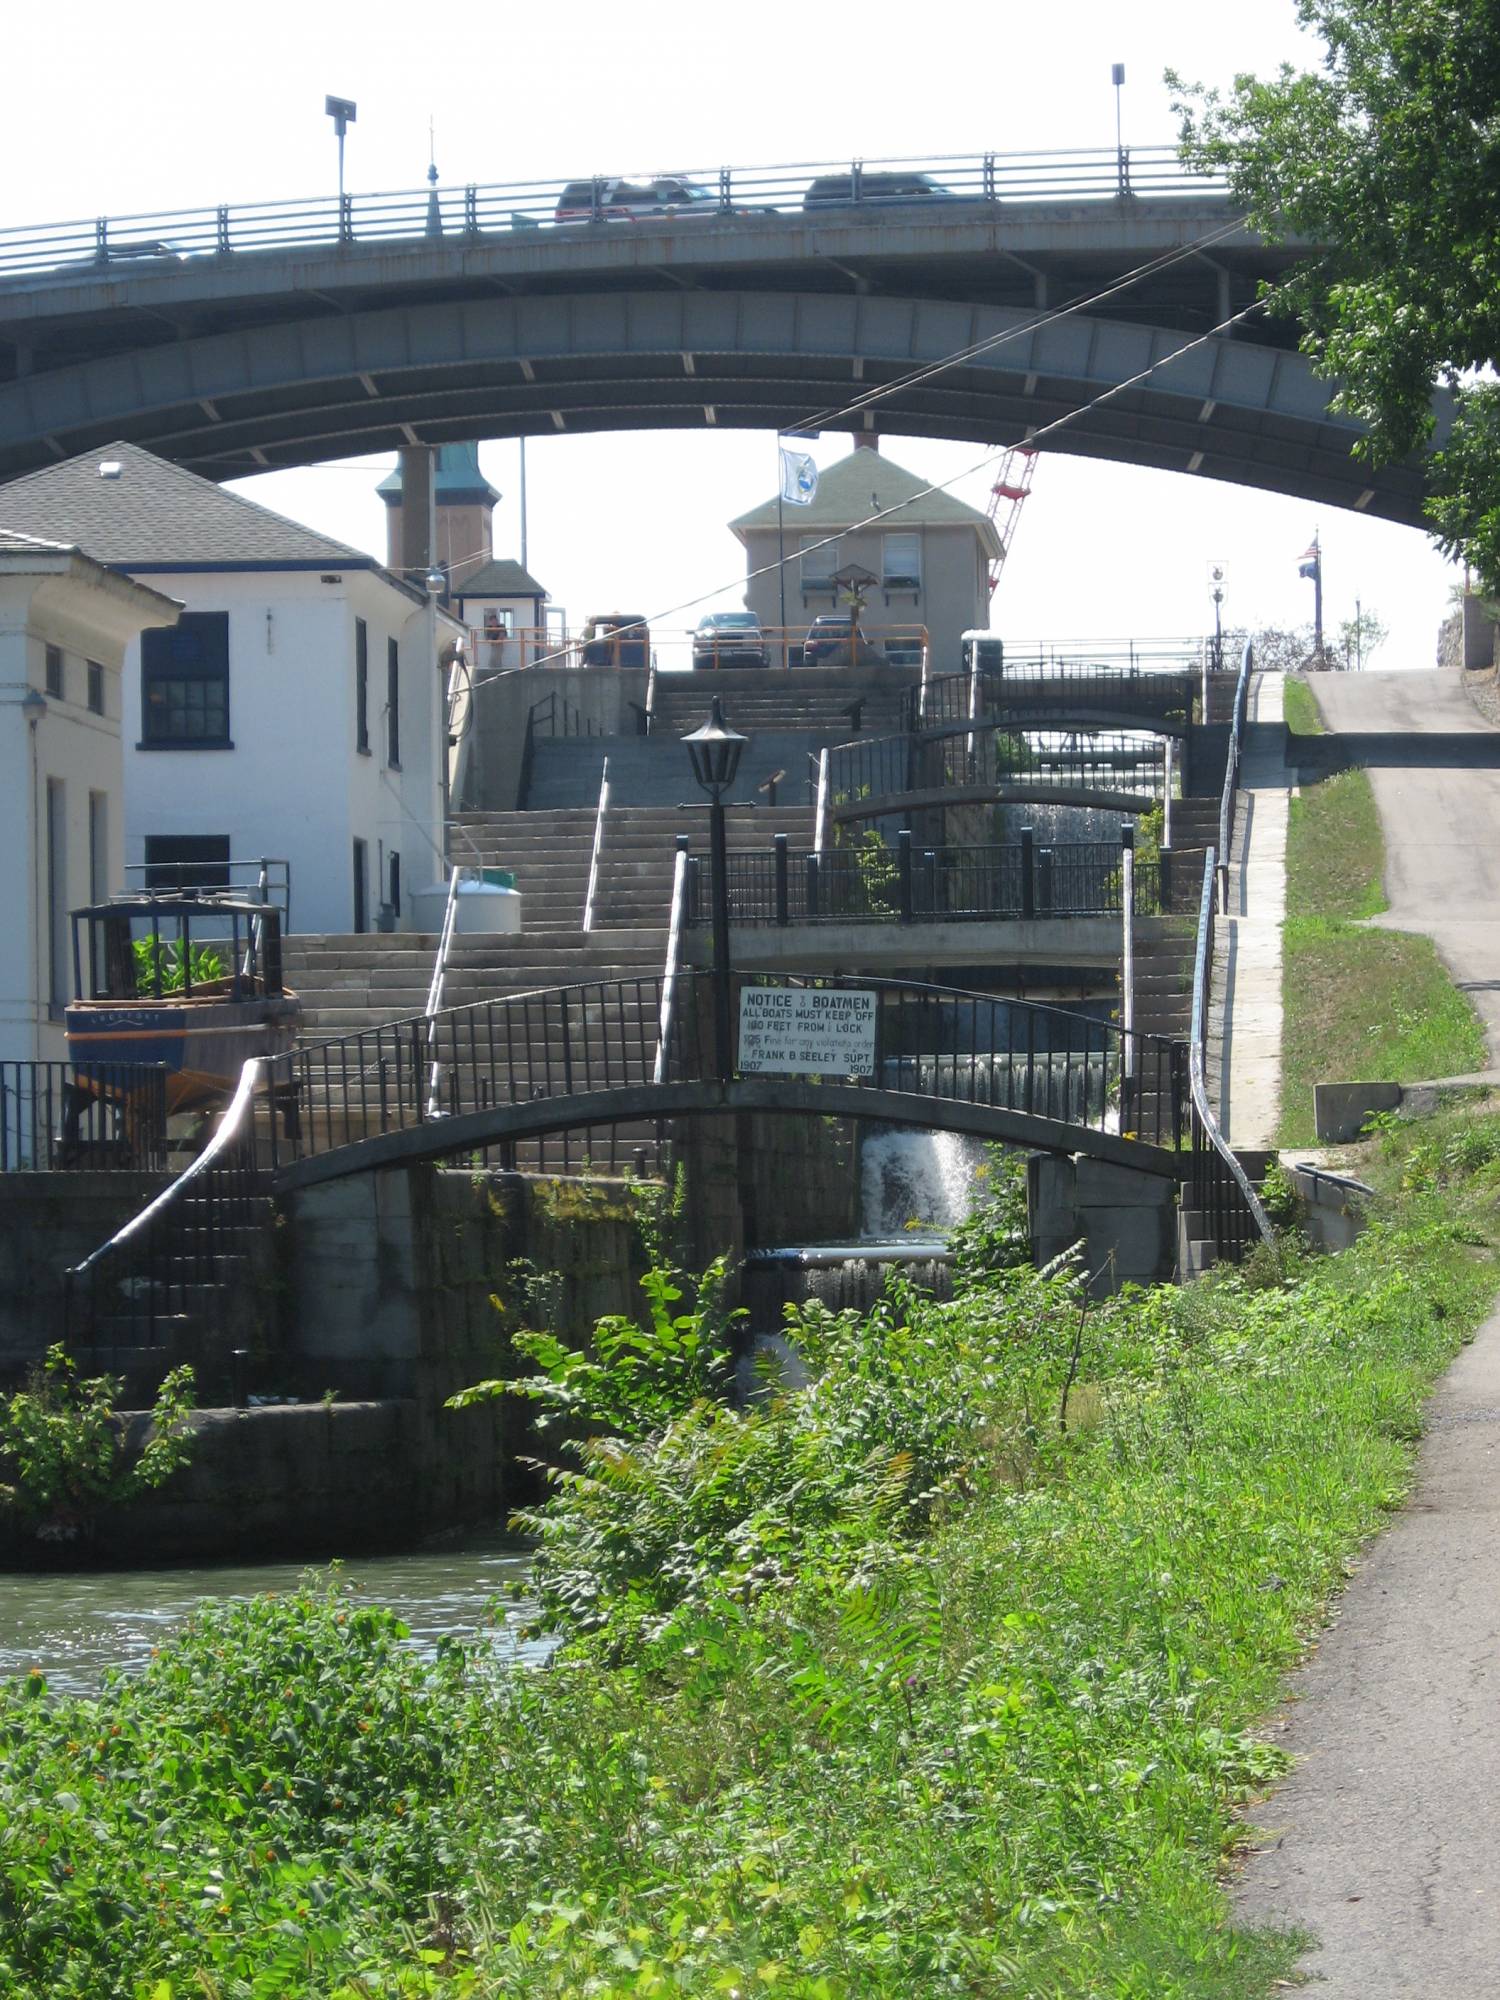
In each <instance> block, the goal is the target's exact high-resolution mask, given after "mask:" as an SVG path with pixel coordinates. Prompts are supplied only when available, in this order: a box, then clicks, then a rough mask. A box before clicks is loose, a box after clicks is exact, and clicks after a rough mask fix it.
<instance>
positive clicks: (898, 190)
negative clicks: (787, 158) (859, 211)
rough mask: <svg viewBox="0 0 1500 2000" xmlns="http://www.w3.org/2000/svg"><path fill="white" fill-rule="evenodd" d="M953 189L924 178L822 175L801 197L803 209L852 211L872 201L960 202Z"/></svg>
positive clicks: (960, 198) (959, 197)
mask: <svg viewBox="0 0 1500 2000" xmlns="http://www.w3.org/2000/svg"><path fill="white" fill-rule="evenodd" d="M963 199H964V196H963V195H961V194H955V193H954V191H953V189H952V188H945V187H940V186H939V185H938V183H937V182H936V181H935V180H930V179H929V178H928V176H927V175H926V174H879V173H877V174H863V173H862V174H853V173H850V174H823V175H820V176H819V178H818V179H817V180H815V181H814V182H813V183H812V184H811V186H810V187H809V188H808V190H807V192H806V194H804V195H803V197H802V206H803V207H804V208H840V207H844V206H850V207H853V206H855V205H857V204H859V203H862V202H867V201H874V202H880V203H882V204H884V203H886V202H896V201H962V200H963Z"/></svg>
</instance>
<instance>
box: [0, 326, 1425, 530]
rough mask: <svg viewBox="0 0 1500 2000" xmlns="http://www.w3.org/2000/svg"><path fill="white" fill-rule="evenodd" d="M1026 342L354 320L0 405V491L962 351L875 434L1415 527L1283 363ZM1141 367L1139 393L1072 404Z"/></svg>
mask: <svg viewBox="0 0 1500 2000" xmlns="http://www.w3.org/2000/svg"><path fill="white" fill-rule="evenodd" d="M305 307H306V301H305V298H304V312H305ZM1035 321H1036V316H1035V314H1033V313H1032V312H1030V311H1025V310H1018V309H1015V308H1011V307H997V306H990V305H982V304H969V303H955V302H953V301H951V300H946V299H942V298H931V297H922V296H909V297H879V296H866V297H851V296H848V295H842V296H839V295H830V294H827V293H817V292H769V291H768V292H756V291H684V290H676V291H672V292H665V291H659V290H658V291H643V290H631V291H625V292H619V291H599V292H596V293H592V294H587V295H581V296H561V297H556V296H538V297H496V296H493V295H490V296H487V297H485V298H482V299H463V300H459V301H456V302H452V303H449V304H447V305H445V306H443V307H442V308H441V309H434V308H433V307H432V306H430V305H423V306H397V307H394V308H382V307H380V306H375V305H369V306H366V307H365V308H364V309H359V310H351V311H349V312H346V313H343V314H339V315H334V316H320V317H311V316H304V317H302V318H300V319H295V320H278V321H274V322H271V323H267V324H248V325H245V326H243V327H239V328H237V329H236V330H235V331H233V332H231V333H219V334H209V335H201V336H198V337H191V338H181V339H176V340H173V341H170V342H167V343H165V344H161V345H156V346H150V347H140V348H136V349H133V350H131V351H128V352H124V353H119V354H114V355H105V356H95V357H93V358H88V359H81V360H78V361H76V362H73V363H69V364H66V365H62V366H54V367H52V368H50V369H48V370H47V371H45V372H34V373H31V374H28V375H23V376H18V377H17V378H16V379H14V380H11V381H9V382H4V383H0V478H4V477H8V476H14V475H15V474H18V473H21V472H24V471H27V470H29V469H31V468H32V467H35V466H38V465H43V464H49V463H52V462H53V461H54V460H55V459H56V458H57V457H58V456H67V455H71V454H72V453H74V452H78V451H85V450H90V449H94V448H96V447H99V446H102V445H105V444H108V443H110V442H111V441H112V440H114V439H115V438H118V437H126V438H129V439H131V440H133V441H134V442H136V443H139V444H141V445H143V446H145V447H146V448H147V449H149V450H152V451H155V452H158V453H159V454H161V455H162V456H164V457H166V458H169V459H172V460H174V461H176V462H177V463H180V464H183V465H187V466H190V467H192V468H193V469H194V470H196V471H199V472H202V473H204V474H206V475H207V476H209V477H211V478H219V479H223V478H230V477H236V476H241V475H244V474H246V473H250V472H254V471H256V470H261V469H266V468H268V467H278V466H288V465H302V464H309V463H313V462H316V461H318V460H322V459H328V458H335V457H345V456H354V455H357V454H360V453H368V452H376V451H386V450H396V449H399V448H400V447H401V445H402V444H403V443H404V442H410V439H411V438H412V437H413V436H415V437H416V438H417V439H418V440H419V441H420V442H422V443H425V444H441V443H445V442H456V441H460V440H464V439H469V438H474V437H511V436H522V435H528V434H544V433H545V434H550V433H551V432H552V431H554V430H555V429H556V428H557V426H558V424H559V423H560V424H561V425H562V426H563V427H564V428H565V429H566V430H567V431H568V432H570V433H573V432H582V431H595V430H618V429H638V428H650V427H655V428H676V427H681V428H701V427H703V426H704V424H705V423H706V422H707V420H708V419H707V416H706V414H705V413H706V412H707V411H708V410H712V411H713V412H714V421H715V422H716V424H717V425H718V427H720V428H724V427H742V428H743V427H754V428H767V429H769V428H774V427H776V426H785V425H789V424H792V423H796V422H799V421H805V420H807V419H808V418H810V417H812V416H813V415H815V414H817V413H818V412H820V411H821V410H823V409H825V408H829V407H832V408H838V407H841V406H842V404H843V403H845V402H846V401H847V400H848V397H849V394H850V392H851V387H852V385H853V383H854V382H855V381H856V379H858V380H859V381H861V382H862V384H863V386H864V388H865V389H866V390H868V389H869V388H870V387H872V386H878V385H880V384H882V383H893V382H896V381H898V380H903V379H904V378H905V377H907V376H908V375H910V374H911V373H912V371H914V370H920V369H921V368H922V367H924V366H926V365H928V364H931V363H933V362H935V361H939V360H942V359H943V358H944V357H946V356H948V355H950V354H952V353H954V352H956V351H957V350H960V349H969V348H974V347H983V351H982V352H979V353H976V354H975V355H974V356H973V357H972V358H971V359H970V360H969V361H967V362H965V363H964V364H963V365H962V366H961V367H954V368H951V369H945V370H944V371H943V372H942V373H941V374H939V375H935V376H931V377H929V378H928V379H925V380H918V381H912V382H908V383H906V385H905V386H903V387H900V388H899V389H897V390H896V391H895V392H894V393H893V394H892V395H891V396H890V397H889V398H888V399H887V400H885V401H883V402H882V403H881V404H880V405H879V422H880V428H881V430H882V431H885V432H890V433H905V434H914V435H921V436H929V437H953V438H962V439H966V440H977V441H980V442H982V443H988V444H995V445H1006V444H1011V443H1014V442H1016V441H1017V440H1018V439H1021V438H1023V437H1025V436H1026V435H1027V434H1028V433H1029V432H1031V431H1033V430H1034V429H1036V428H1037V427H1038V426H1040V425H1045V424H1046V423H1047V422H1049V421H1050V420H1052V419H1053V418H1055V417H1063V416H1067V417H1069V418H1070V421H1069V422H1068V423H1067V424H1066V425H1065V426H1064V427H1063V428H1062V429H1061V430H1059V431H1057V432H1055V433H1052V434H1051V435H1049V436H1048V438H1047V440H1046V444H1047V448H1048V449H1049V450H1050V449H1055V450H1060V451H1067V452H1072V453H1077V454H1080V455H1083V456H1092V457H1098V458H1106V459H1114V460H1120V461H1126V462H1130V463H1134V464H1140V465H1150V466H1158V467H1165V468H1168V469H1173V470H1177V471H1187V470H1190V469H1191V470H1192V471H1194V472H1196V473H1199V474H1202V475H1203V476H1205V477H1210V478H1217V479H1225V480H1231V481H1235V482H1237V483H1240V484H1244V485H1251V486H1258V487H1262V488H1264V489H1266V490H1269V491H1275V492H1284V493H1293V494H1297V495H1298V496H1300V497H1302V498H1304V499H1308V500H1314V501H1319V502H1326V503H1328V504H1331V505H1335V506H1346V507H1356V508H1360V509H1362V510H1363V511H1366V512H1368V513H1371V514H1376V515H1380V516H1383V517H1384V518H1387V519H1390V520H1395V521H1400V522H1405V523H1407V524H1409V525H1416V524H1418V523H1419V522H1420V520H1421V503H1422V497H1423V492H1424V479H1423V474H1422V469H1421V467H1420V465H1419V464H1407V465H1402V466H1395V467H1388V468H1386V469H1385V470H1384V471H1382V472H1380V473H1374V472H1371V471H1369V470H1368V469H1367V468H1366V467H1363V466H1361V465H1359V464H1357V463H1356V462H1355V461H1354V460H1353V459H1352V458H1351V457H1350V450H1349V448H1350V445H1351V444H1352V443H1353V441H1354V440H1355V439H1356V438H1357V437H1358V436H1359V435H1360V432H1359V427H1358V426H1357V425H1356V424H1354V423H1352V422H1351V421H1350V420H1349V419H1347V418H1345V417H1342V416H1339V415H1337V414H1335V413H1333V412H1332V411H1330V409H1329V407H1328V402H1329V394H1330V390H1329V385H1328V384H1327V383H1325V382H1322V381H1320V380H1319V379H1318V378H1317V377H1315V376H1314V375H1313V373H1312V371H1311V369H1310V367H1309V366H1308V364H1307V363H1306V361H1305V360H1303V358H1302V357H1301V356H1300V355H1298V354H1295V353H1289V352H1286V351H1282V350H1279V349H1277V348H1274V347H1268V346H1258V345H1254V344H1252V343H1251V342H1249V341H1244V340H1231V339H1227V338H1212V339H1209V340H1207V341H1206V342H1205V343H1204V344H1203V345H1201V346H1198V347H1196V348H1194V349H1193V350H1192V351H1190V352H1188V353H1184V354H1177V355H1176V358H1175V359H1168V357H1169V356H1172V355H1173V354H1174V353H1175V351H1176V350H1177V349H1178V348H1179V347H1180V346H1181V345H1182V341H1183V335H1182V334H1181V333H1180V332H1178V331H1175V330H1173V329H1170V328H1165V327H1161V326H1152V325H1138V324H1133V323H1131V322H1129V321H1128V320H1125V319H1109V318H1101V317H1074V318H1068V319H1063V320H1053V321H1050V322H1048V323H1045V324H1041V325H1038V324H1036V323H1035ZM985 343H996V344H991V345H988V346H985V345H984V344H985ZM684 353H691V354H692V355H693V356H694V373H693V375H691V376H688V375H686V374H685V373H684V370H683V366H682V356H683V354H684ZM1158 363H1159V364H1160V366H1158V367H1157V368H1156V372H1155V373H1154V374H1153V375H1152V376H1151V377H1150V379H1149V380H1148V381H1146V382H1144V383H1142V384H1141V385H1139V386H1136V387H1132V388H1130V389H1128V390H1123V391H1122V392H1121V393H1120V394H1118V395H1117V396H1114V397H1112V398H1111V400H1109V401H1106V402H1103V403H1099V404H1097V405H1096V404H1095V401H1094V399H1096V398H1097V397H1098V396H1099V395H1100V394H1101V392H1103V391H1106V390H1114V389H1118V388H1119V387H1120V385H1121V384H1123V383H1125V382H1126V381H1129V380H1130V379H1131V378H1133V377H1135V376H1136V375H1138V374H1140V373H1141V372H1142V371H1143V370H1145V369H1147V368H1150V367H1151V366H1152V365H1153V364H1158ZM372 390H373V394H372ZM1075 412H1082V414H1079V415H1076V416H1075V415H1074V414H1073V413H1075ZM850 421H851V423H852V421H853V420H850ZM836 427H837V426H836ZM842 427H844V428H848V427H850V425H849V424H848V423H846V424H844V425H843V426H842Z"/></svg>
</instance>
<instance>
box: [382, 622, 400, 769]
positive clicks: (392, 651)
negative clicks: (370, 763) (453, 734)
mask: <svg viewBox="0 0 1500 2000" xmlns="http://www.w3.org/2000/svg"><path fill="white" fill-rule="evenodd" d="M385 761H386V762H387V763H388V764H392V765H394V766H395V767H396V768H397V769H399V768H400V765H401V649H400V647H399V646H397V644H396V642H395V640H394V639H387V640H386V642H385Z"/></svg>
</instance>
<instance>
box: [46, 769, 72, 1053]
mask: <svg viewBox="0 0 1500 2000" xmlns="http://www.w3.org/2000/svg"><path fill="white" fill-rule="evenodd" d="M47 1004H48V1012H49V1013H51V1014H52V1015H53V1017H54V1018H55V1017H56V1016H57V1015H59V1014H61V1012H62V1010H63V1008H64V1007H65V1006H66V1005H67V1004H68V795H67V792H66V791H65V790H64V788H63V781H62V779H61V778H49V779H48V780H47Z"/></svg>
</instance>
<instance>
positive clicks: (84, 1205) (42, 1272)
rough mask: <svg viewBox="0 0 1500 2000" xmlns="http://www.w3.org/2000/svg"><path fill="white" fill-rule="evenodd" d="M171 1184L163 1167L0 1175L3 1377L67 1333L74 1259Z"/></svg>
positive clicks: (15, 1373)
mask: <svg viewBox="0 0 1500 2000" xmlns="http://www.w3.org/2000/svg"><path fill="white" fill-rule="evenodd" d="M166 1183H167V1176H166V1175H164V1174H137V1173H121V1174H91V1173H79V1174H0V1382H7V1381H14V1379H15V1378H16V1377H17V1376H18V1375H20V1374H22V1373H24V1372H25V1370H26V1369H27V1368H28V1367H29V1366H30V1364H31V1363H32V1362H33V1361H37V1360H40V1358H41V1356H42V1355H43V1354H44V1353H45V1352H46V1350H47V1348H48V1347H49V1346H50V1345H51V1343H52V1342H53V1341H54V1340H61V1339H62V1337H63V1307H62V1281H63V1272H64V1271H65V1270H66V1269H67V1268H68V1266H69V1265H70V1264H79V1263H82V1261H83V1259H84V1258H85V1257H87V1256H88V1255H89V1253H90V1252H91V1251H93V1250H97V1249H98V1247H99V1245H100V1244H101V1243H106V1242H108V1240H109V1238H110V1237H111V1236H113V1235H114V1233H115V1231H116V1230H117V1229H119V1228H120V1227H121V1225H122V1224H124V1223H126V1222H128V1221H129V1220H130V1218H131V1216H133V1215H137V1214H139V1212H140V1211H141V1209H143V1208H144V1207H145V1205H146V1203H147V1202H148V1201H150V1200H151V1198H152V1196H153V1195H155V1194H157V1193H159V1192H160V1190H161V1189H162V1188H163V1187H165V1186H166Z"/></svg>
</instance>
